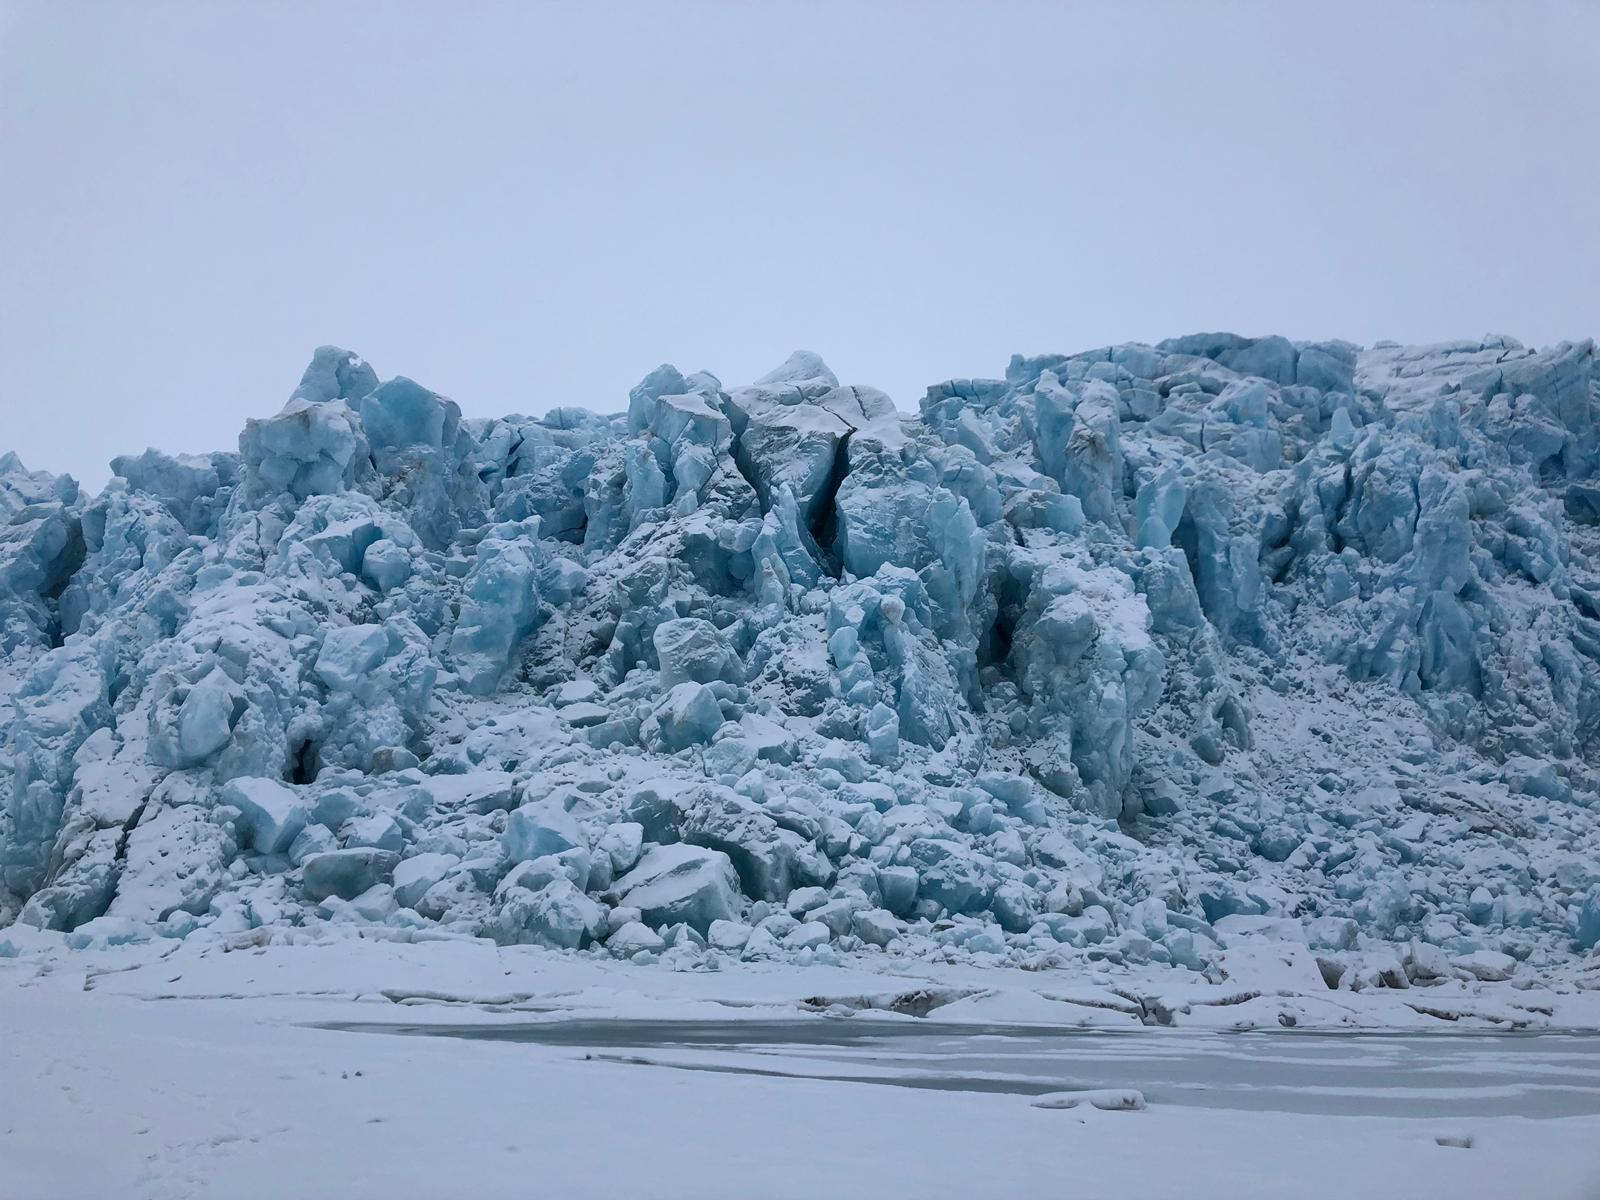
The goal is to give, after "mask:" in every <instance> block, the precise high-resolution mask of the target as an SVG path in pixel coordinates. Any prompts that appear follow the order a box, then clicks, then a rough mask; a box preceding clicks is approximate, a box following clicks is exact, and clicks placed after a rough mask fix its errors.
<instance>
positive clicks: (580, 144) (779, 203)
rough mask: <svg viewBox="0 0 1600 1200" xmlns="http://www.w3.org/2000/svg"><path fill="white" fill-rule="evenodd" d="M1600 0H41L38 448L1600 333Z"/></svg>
mask: <svg viewBox="0 0 1600 1200" xmlns="http://www.w3.org/2000/svg"><path fill="white" fill-rule="evenodd" d="M1597 217H1600V5H1596V4H1550V5H1541V4H1537V3H1516V4H1513V3H1509V2H1508V3H1505V4H1503V5H1489V4H1482V5H1473V4H1465V3H1461V4H1439V5H1429V6H1424V5H1416V6H1407V5H1403V4H1383V5H1377V6H1373V7H1370V8H1364V7H1360V6H1358V5H1351V4H1344V3H1341V4H1336V5H1335V4H1329V5H1326V6H1315V5H1309V4H1308V5H1298V4H1287V3H1283V4H1270V5H1262V6H1256V5H1250V4H1243V3H1237V4H1187V3H1185V4H1179V5H1174V6H1171V7H1164V6H1163V7H1147V8H1139V7H1133V6H1126V5H1116V6H1111V5H1106V6H1105V7H1103V8H1100V7H1094V8H1091V7H1088V6H1083V7H1078V6H1072V5H1069V4H1066V3H1039V4H1017V5H1013V6H1002V5H997V4H992V3H990V4H973V5H970V6H966V7H961V8H955V7H949V8H946V7H938V6H932V5H929V4H926V3H917V4H912V5H907V6H904V7H897V6H889V5H882V4H879V5H865V6H862V5H842V4H841V5H837V6H835V5H828V4H794V5H783V6H775V5H762V6H760V7H736V6H732V5H727V4H715V5H703V6H694V7H689V6H685V5H682V4H649V5H643V6H639V7H591V6H585V7H582V8H580V7H577V6H572V7H542V6H538V5H535V4H532V3H520V2H519V3H507V4H503V5H501V4H490V3H460V4H458V3H450V4H446V3H442V2H441V3H436V4H420V3H419V4H406V3H400V2H397V0H384V2H382V3H372V4H360V3H349V2H343V3H338V4H322V3H316V4H304V5H302V4H295V3H288V2H284V0H277V2H275V3H270V4H268V3H260V4H245V3H221V4H218V3H194V4H188V3H185V4H177V3H172V4H160V3H140V4H109V3H107V4H87V3H84V4H79V3H55V2H51V3H25V2H20V0H0V450H3V449H5V448H7V447H10V448H14V449H16V450H17V451H18V452H19V453H20V454H21V455H22V457H23V460H24V461H25V462H26V463H27V464H28V465H30V466H34V467H47V468H49V469H52V470H57V471H61V470H66V471H71V472H73V473H74V474H76V475H77V476H78V477H79V478H80V480H82V481H84V482H86V483H88V484H90V485H92V486H96V487H98V486H99V485H100V484H101V483H103V482H104V480H105V478H106V476H107V473H108V472H107V468H106V465H105V464H106V463H107V461H108V460H109V459H110V458H111V457H112V456H113V455H115V454H118V453H122V452H128V451H135V452H136V451H138V450H141V449H143V448H144V447H145V446H146V445H151V444H153V445H158V446H160V447H162V448H164V449H168V450H174V451H198V450H209V449H218V448H227V449H232V448H235V446H236V444H237V442H236V439H237V435H238V431H239V428H240V427H241V425H242V423H243V421H244V419H245V418H246V417H247V416H251V415H265V414H268V413H271V412H275V411H276V410H277V409H278V407H279V406H280V405H281V404H282V402H283V401H284V399H285V398H286V397H287V396H288V394H289V392H290V391H291V390H293V388H294V386H295V384H296V382H297V381H298V379H299V375H300V372H301V370H302V369H303V367H304V365H305V363H306V361H307V360H308V359H309V357H310V354H311V351H312V349H313V348H314V347H315V346H317V345H318V344H320V343H324V342H334V343H337V344H339V345H343V346H347V347H349V348H351V349H353V350H357V351H359V352H360V353H362V354H364V355H366V356H367V357H368V358H369V359H370V360H371V361H372V362H373V364H374V366H375V367H376V368H377V370H378V372H379V374H380V375H383V376H385V377H387V376H389V375H394V374H405V375H410V376H411V377H413V378H415V379H417V380H419V381H421V382H423V383H425V384H427V385H428V386H430V387H432V388H435V389H436V390H438V391H441V392H444V393H445V394H447V395H450V396H452V397H453V398H454V399H456V400H457V401H458V402H459V403H460V404H461V407H462V408H463V410H464V411H465V412H467V413H468V414H469V415H483V416H487V415H498V414H501V413H506V412H527V413H536V412H541V411H543V410H545V409H547V408H549V407H551V406H554V405H557V404H581V405H585V406H588V407H591V408H598V409H602V410H616V409H619V408H622V407H624V406H625V404H626V395H627V390H628V388H629V387H630V386H631V385H632V384H633V383H634V382H636V381H637V380H638V379H639V378H640V377H641V376H642V375H643V374H645V373H646V372H647V371H648V370H650V369H651V368H652V367H654V366H655V365H656V364H658V363H660V362H663V361H670V362H674V363H676V364H677V365H678V366H680V367H682V368H683V369H685V370H690V369H698V368H705V369H709V370H711V371H712V372H714V373H715V374H717V375H718V376H719V377H720V378H721V379H722V380H723V381H724V382H725V383H739V382H745V381H747V380H749V379H751V378H753V377H755V376H756V375H758V374H760V373H761V372H763V371H765V370H766V369H767V368H769V367H770V366H772V365H774V364H776V363H777V362H779V361H781V360H782V359H783V358H784V357H785V356H787V354H788V353H789V351H791V350H792V349H794V348H796V347H802V346H803V347H806V348H809V349H813V350H816V351H818V352H820V353H821V354H822V355H823V356H824V357H825V358H826V359H827V360H828V362H829V363H830V364H831V365H832V366H833V368H834V369H835V371H836V372H837V373H838V374H839V375H840V377H841V378H843V379H844V380H846V381H847V382H854V383H870V384H873V385H876V386H878V387H881V388H883V389H885V390H886V391H888V392H889V393H890V394H891V395H892V396H893V397H894V398H895V400H896V401H897V402H898V403H899V404H900V406H901V407H902V408H906V409H914V408H915V406H916V402H917V400H918V398H919V397H920V396H921V394H922V391H923V389H924V387H925V386H926V385H927V384H929V383H931V382H934V381H936V380H939V379H943V378H946V377H949V376H957V375H994V374H998V373H999V372H1001V371H1002V370H1003V369H1004V367H1005V363H1006V359H1007V357H1008V356H1009V355H1010V354H1011V353H1012V352H1013V351H1021V352H1025V353H1039V352H1044V351H1052V350H1062V351H1070V350H1079V349H1086V348H1089V347H1092V346H1096V345H1103V344H1105V343H1107V342H1111V341H1127V340H1135V339H1137V340H1155V339H1159V338H1162V337H1167V336H1173V335H1176V334H1180V333H1186V332H1191V331H1194V330H1199V329H1219V328H1220V329H1231V330H1235V331H1238V332H1242V333H1266V332H1280V333H1284V334H1287V335H1289V336H1290V337H1296V338H1301V337H1332V336H1341V337H1346V338H1350V339H1352V340H1355V341H1362V342H1366V341H1372V340H1376V339H1378V338H1383V337H1392V338H1396V339H1400V340H1407V341H1417V340H1437V339H1440V338H1445V337H1456V336H1475V335H1478V334H1481V333H1484V332H1486V331H1491V330H1492V331H1497V332H1506V333H1511V334H1514V335H1516V336H1518V337H1520V338H1522V339H1523V340H1524V341H1527V342H1530V343H1539V344H1544V343H1549V342H1553V341H1557V340H1560V339H1563V338H1579V337H1585V336H1589V335H1592V334H1596V333H1600V224H1597Z"/></svg>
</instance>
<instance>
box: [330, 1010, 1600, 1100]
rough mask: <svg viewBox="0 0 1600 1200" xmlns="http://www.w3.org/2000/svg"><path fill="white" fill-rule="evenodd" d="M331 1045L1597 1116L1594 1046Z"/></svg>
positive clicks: (793, 1040) (1042, 1037)
mask: <svg viewBox="0 0 1600 1200" xmlns="http://www.w3.org/2000/svg"><path fill="white" fill-rule="evenodd" d="M338 1027H339V1028H341V1029H345V1030H351V1031H370V1032H383V1033H391V1034H408V1035H422V1036H440V1037H453V1038H470V1039H473V1040H479V1041H482V1040H488V1041H506V1042H518V1043H534V1044H539V1045H544V1046H555V1047H567V1048H571V1049H572V1050H574V1051H578V1052H582V1054H583V1056H585V1057H589V1058H595V1059H600V1060H603V1061H607V1062H619V1063H629V1064H635V1065H640V1066H655V1067H667V1068H674V1069H680V1070H692V1071H712V1072H723V1073H732V1074H742V1075H763V1076H777V1077H785V1076H793V1077H799V1078H807V1079H825V1080H832V1081H836V1082H848V1083H865V1084H877V1085H888V1086H895V1087H910V1088H926V1089H935V1090H942V1091H966V1092H991V1093H1005V1094H1014V1095H1039V1094H1043V1093H1046V1092H1062V1091H1077V1090H1090V1089H1100V1088H1137V1089H1139V1090H1140V1091H1141V1092H1143V1093H1144V1095H1145V1098H1146V1100H1147V1101H1148V1102H1149V1103H1150V1104H1152V1105H1183V1106H1192V1107H1203V1108H1213V1109H1235V1110H1247V1111H1258V1112H1260V1111H1267V1112H1284V1113H1299V1114H1307V1115H1329V1116H1394V1117H1468V1116H1471V1117H1498V1116H1517V1117H1533V1118H1549V1117H1571V1116H1587V1115H1594V1114H1597V1113H1600V1035H1595V1034H1592V1033H1586V1032H1584V1033H1559V1032H1542V1033H1521V1034H1495V1033H1430V1034H1426V1035H1410V1034H1383V1033H1349V1034H1345V1033H1298V1032H1293V1031H1287V1030H1286V1031H1283V1032H1275V1033H1212V1032H1207V1033H1189V1032H1183V1031H1177V1030H1147V1031H1130V1032H1125V1033H1115V1032H1114V1033H1108V1032H1085V1031H1081V1030H1051V1029H1048V1028H1040V1027H1038V1026H1032V1025H987V1026H984V1025H977V1026H974V1025H966V1024H962V1025H955V1024H941V1023H939V1022H936V1021H915V1022H912V1021H889V1020H879V1019H872V1018H860V1017H853V1018H841V1019H829V1018H825V1017H824V1018H812V1019H808V1020H792V1021H790V1020H783V1021H770V1020H765V1021H764V1020H730V1021H650V1020H543V1021H529V1022H520V1023H515V1024H491V1025H460V1024H448V1023H438V1024H405V1025H394V1024H349V1023H346V1024H341V1025H340V1026H338Z"/></svg>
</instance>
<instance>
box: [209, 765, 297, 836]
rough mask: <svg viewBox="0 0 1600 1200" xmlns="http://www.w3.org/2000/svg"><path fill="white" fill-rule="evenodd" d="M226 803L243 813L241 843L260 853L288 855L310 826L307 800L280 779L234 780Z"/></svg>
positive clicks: (227, 789) (224, 791)
mask: <svg viewBox="0 0 1600 1200" xmlns="http://www.w3.org/2000/svg"><path fill="white" fill-rule="evenodd" d="M222 802H223V803H224V804H231V805H233V807H234V808H237V809H238V810H239V813H240V820H239V823H240V827H241V837H240V841H241V842H242V843H243V844H244V845H245V846H248V847H250V848H252V849H254V850H255V851H256V852H257V853H260V854H283V853H285V852H287V851H288V849H289V845H290V843H292V842H293V841H294V839H295V837H296V835H298V834H299V832H300V831H301V830H302V829H304V828H305V826H306V815H307V813H306V803H305V799H304V798H303V797H302V796H301V794H300V793H299V792H296V791H295V790H294V789H293V788H292V787H289V786H288V785H287V784H284V783H280V782H279V781H277V780H276V779H234V780H231V781H229V783H228V784H227V785H226V786H225V787H224V788H223V789H222Z"/></svg>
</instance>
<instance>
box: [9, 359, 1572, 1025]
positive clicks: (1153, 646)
mask: <svg viewBox="0 0 1600 1200" xmlns="http://www.w3.org/2000/svg"><path fill="white" fill-rule="evenodd" d="M619 400H620V398H619ZM1597 418H1600V370H1597V367H1596V363H1595V351H1594V344H1593V343H1592V342H1581V343H1563V344H1561V345H1558V346H1555V347H1552V348H1548V349H1542V350H1532V349H1528V348H1525V347H1523V346H1522V345H1520V344H1519V343H1518V342H1516V341H1514V340H1512V339H1510V338H1506V337H1490V338H1486V339H1482V340H1470V341H1462V342H1453V343H1446V344H1439V345H1429V346H1402V345H1397V344H1391V343H1380V344H1378V345H1375V346H1371V347H1368V348H1360V347H1357V346H1355V345H1352V344H1349V343H1345V342H1314V343H1313V342H1291V341H1289V340H1287V339H1284V338H1281V337H1257V338H1246V337H1240V336H1234V335H1231V334H1199V335H1193V336H1188V337H1180V338H1176V339H1172V340H1169V341H1165V342H1161V343H1158V344H1156V345H1142V344H1127V345H1118V346H1112V347H1108V348H1103V349H1097V350H1093V351H1089V352H1087V353H1079V354H1070V355H1066V354H1059V355H1058V354H1051V355H1044V356H1040V357H1015V358H1013V359H1012V360H1011V362H1010V364H1009V365H1008V366H1007V367H1006V369H1005V372H1004V374H1003V376H1000V377H997V378H988V379H982V378H974V379H954V380H949V381H947V382H944V383H939V384H936V385H934V386H932V387H930V388H929V389H928V390H927V393H926V395H925V396H924V397H923V398H922V400H921V403H920V410H919V411H918V413H917V414H916V415H914V416H912V415H908V414H906V413H903V412H901V411H899V410H898V409H897V408H896V406H895V404H894V403H893V401H891V399H890V398H889V397H888V396H886V395H885V394H884V393H882V392H880V391H877V390H875V389H873V388H871V387H866V386H858V385H849V384H841V383H840V382H839V380H838V379H837V378H836V377H835V376H834V375H833V373H832V372H831V371H830V370H829V368H828V367H827V366H826V364H825V363H824V362H823V361H822V359H821V358H819V357H818V356H817V355H815V354H812V353H806V352H797V353H796V354H794V355H792V356H791V357H790V358H789V359H788V361H786V362H785V363H783V364H782V365H781V366H780V367H778V368H777V369H775V370H773V371H772V372H770V373H769V374H767V375H765V376H763V377H762V378H760V379H758V380H756V381H755V382H753V383H749V384H745V385H740V386H731V385H727V384H724V383H723V382H721V381H720V380H719V379H718V378H716V377H715V376H713V375H711V374H708V373H705V372H696V373H693V374H686V373H683V372H681V371H679V370H678V369H676V368H674V367H672V366H662V367H660V368H658V369H657V370H655V371H653V372H651V373H650V374H649V375H648V376H646V377H645V378H644V379H643V380H642V381H641V382H640V383H639V384H638V386H636V387H635V388H634V389H633V390H632V392H631V393H630V394H629V395H628V397H627V404H626V410H625V411H621V412H616V413H613V414H608V415H600V414H596V413H593V412H589V411H585V410H582V409H578V408H571V407H557V408H553V409H551V410H549V411H548V412H546V413H545V414H544V415H543V416H539V417H524V416H507V417H501V418H492V419H482V418H468V417H465V416H463V414H462V411H461V409H460V408H459V407H458V406H457V404H456V403H455V402H453V401H451V400H449V399H447V398H445V397H444V396H442V395H440V394H438V393H435V392H433V391H431V390H429V389H428V388H426V387H424V386H422V385H421V384H418V383H416V382H413V381H412V380H410V379H407V378H404V377H397V378H393V379H389V380H387V381H384V380H381V379H380V377H379V375H378V374H377V372H376V371H375V370H374V368H373V367H372V366H371V365H370V364H368V363H367V362H365V361H364V360H363V359H362V358H361V357H359V356H358V355H356V354H354V353H351V352H349V351H346V350H343V349H338V348H335V347H331V346H327V347H323V348H321V349H319V350H317V351H316V353H315V355H314V357H313V359H312V361H311V364H310V366H309V367H308V368H307V369H306V372H305V375H304V378H303V379H302V380H301V381H300V385H299V387H298V388H297V389H296V390H295V391H294V393H293V395H292V396H291V397H290V398H289V400H288V403H287V404H286V405H285V406H284V408H283V410H282V411H281V412H279V413H277V414H276V415H271V416H264V417H262V418H261V419H256V420H251V421H249V422H248V423H247V425H246V427H245V429H244V431H243V432H242V433H241V435H240V437H239V444H238V449H237V452H233V451H228V452H218V453H214V454H210V455H202V456H192V455H169V454H164V453H161V452H159V451H157V450H147V451H145V452H143V453H141V454H130V455H128V456H124V457H121V458H118V459H116V460H115V462H114V464H113V470H114V478H113V479H112V481H111V483H110V484H109V485H108V486H107V487H106V488H105V489H104V490H103V491H102V492H101V493H100V494H99V495H97V496H90V495H87V494H85V493H84V492H83V491H81V490H80V489H79V487H78V486H77V484H76V483H75V482H74V481H73V480H72V479H71V478H70V477H67V476H53V475H50V474H48V473H45V472H42V471H30V470H28V469H26V468H25V467H24V466H23V464H22V463H21V462H19V461H18V459H17V458H16V457H15V456H14V455H8V456H6V457H4V458H0V955H18V954H24V953H28V952H30V949H31V948H33V947H36V946H38V945H40V944H42V943H43V942H45V941H48V942H50V943H51V944H60V945H61V946H63V947H66V948H73V947H76V948H105V947H109V946H115V945H119V944H125V943H160V942H161V941H162V940H163V939H167V940H187V939H200V940H202V941H206V940H212V941H219V942H228V941H229V940H230V939H232V940H234V941H238V940H239V939H246V940H250V941H251V944H256V945H264V944H269V943H270V944H273V945H279V944H281V945H285V946H294V945H298V944H300V943H302V942H305V943H314V942H317V941H318V940H321V939H324V938H326V937H329V936H334V935H336V934H337V935H340V936H348V935H350V934H351V933H352V931H356V932H359V934H360V936H363V937H372V938H381V939H389V940H393V941H397V942H406V941H410V940H416V939H424V938H428V939H450V938H462V939H491V940H492V941H493V942H494V943H497V944H499V945H501V946H509V945H531V946H542V947H546V948H548V949H550V950H552V951H559V952H568V953H571V954H573V955H577V956H584V955H589V956H595V957H597V958H606V959H623V960H629V961H631V962H633V963H639V964H652V963H654V964H659V965H660V966H661V967H663V968H671V969H676V970H680V971H710V970H725V969H732V968H733V967H734V965H735V964H740V963H746V962H755V961H778V962H785V963H794V964H807V963H823V964H831V965H837V964H839V963H842V962H850V961H857V960H864V959H867V958H872V957H878V958H894V959H899V960H904V961H907V962H917V961H926V962H941V963H957V964H967V965H971V966H974V967H985V966H996V967H1013V968H1015V967H1024V968H1027V969H1029V970H1035V971H1049V972H1063V973H1065V974H1067V975H1068V976H1070V975H1071V974H1072V973H1073V972H1083V971H1088V970H1091V969H1092V970H1095V971H1100V972H1107V971H1109V972H1113V973H1114V972H1116V971H1118V970H1122V969H1138V970H1140V971H1146V972H1149V971H1166V972H1171V973H1182V975H1183V976H1184V977H1190V978H1194V979H1195V980H1197V981H1209V982H1210V983H1212V984H1216V983H1220V982H1222V981H1224V980H1225V979H1226V978H1227V976H1228V967H1227V963H1226V959H1225V952H1226V951H1227V949H1228V948H1229V947H1230V946H1231V945H1236V944H1239V943H1240V942H1241V941H1242V940H1249V939H1268V940H1270V941H1271V942H1272V943H1273V944H1275V945H1280V946H1283V947H1287V948H1288V952H1289V953H1290V954H1291V955H1292V956H1295V957H1296V958H1297V959H1298V961H1300V962H1302V963H1303V964H1305V965H1306V966H1307V968H1308V970H1309V971H1310V975H1309V976H1308V977H1309V978H1310V979H1311V980H1312V984H1311V986H1315V987H1320V988H1324V989H1326V991H1327V992H1328V993H1329V994H1349V993H1358V992H1375V991H1378V990H1381V989H1404V990H1407V991H1411V992H1415V991H1416V990H1417V989H1423V988H1426V987H1427V986H1429V985H1430V984H1436V983H1441V982H1444V981H1468V982H1474V983H1478V982H1481V983H1486V984H1487V983H1507V984H1508V985H1510V986H1515V985H1517V984H1518V983H1519V981H1520V982H1522V983H1528V982H1532V981H1538V982H1539V983H1541V984H1542V985H1545V986H1551V987H1557V988H1571V987H1582V986H1585V985H1587V986H1596V977H1595V974H1594V951H1595V948H1596V945H1597V943H1600V422H1597ZM1173 977H1174V978H1176V977H1178V976H1177V975H1176V974H1175V975H1174V976H1173ZM1157 1016H1158V1017H1159V1018H1160V1019H1163V1020H1165V1019H1168V1018H1170V1017H1171V1014H1169V1013H1162V1014H1157Z"/></svg>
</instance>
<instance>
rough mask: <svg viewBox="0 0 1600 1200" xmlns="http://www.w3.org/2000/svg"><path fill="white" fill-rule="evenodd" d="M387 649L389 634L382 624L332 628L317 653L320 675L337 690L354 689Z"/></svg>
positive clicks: (384, 654)
mask: <svg viewBox="0 0 1600 1200" xmlns="http://www.w3.org/2000/svg"><path fill="white" fill-rule="evenodd" d="M388 652H389V634H388V632H387V631H386V630H385V629H384V627H383V626H382V625H347V626H345V627H344V628H343V629H330V630H328V632H327V634H326V635H325V636H324V637H323V639H322V649H321V651H319V652H318V654H317V665H316V672H317V677H318V678H319V679H321V680H322V682H323V684H324V685H326V686H327V687H328V688H330V689H332V690H334V691H339V692H353V691H355V690H356V687H357V685H358V684H360V682H361V681H362V679H363V678H365V677H366V676H367V675H368V674H369V673H370V672H371V671H372V670H373V668H375V667H376V666H377V665H378V664H379V663H381V662H382V661H383V660H384V657H385V656H386V655H387V654H388Z"/></svg>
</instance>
